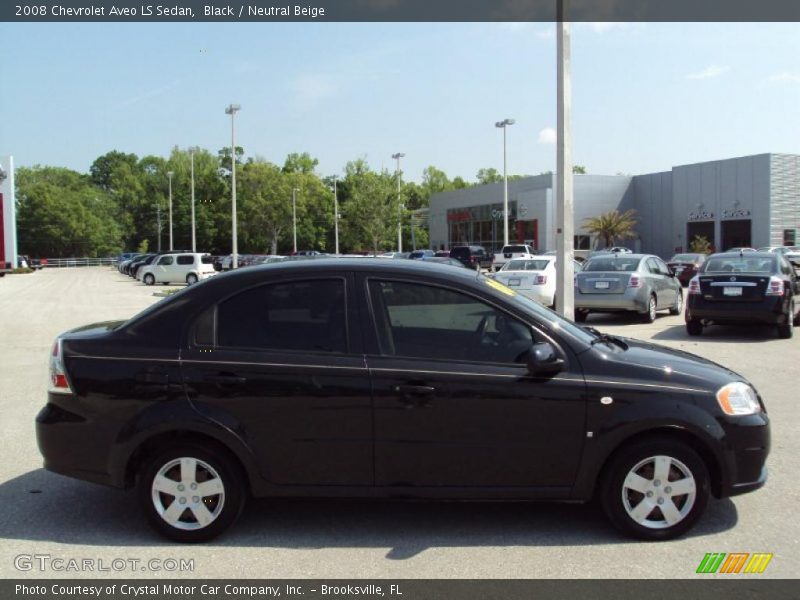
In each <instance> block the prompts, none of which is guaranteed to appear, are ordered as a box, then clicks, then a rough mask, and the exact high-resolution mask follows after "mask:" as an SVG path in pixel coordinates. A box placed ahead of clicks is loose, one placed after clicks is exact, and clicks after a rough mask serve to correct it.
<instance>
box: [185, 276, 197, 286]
mask: <svg viewBox="0 0 800 600" xmlns="http://www.w3.org/2000/svg"><path fill="white" fill-rule="evenodd" d="M195 283H197V275H195V274H194V273H189V274H188V275H187V276H186V285H194V284H195Z"/></svg>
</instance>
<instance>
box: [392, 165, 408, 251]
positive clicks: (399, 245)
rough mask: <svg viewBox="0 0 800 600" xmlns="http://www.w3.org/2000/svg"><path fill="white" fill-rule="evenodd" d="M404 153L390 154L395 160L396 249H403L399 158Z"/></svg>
mask: <svg viewBox="0 0 800 600" xmlns="http://www.w3.org/2000/svg"><path fill="white" fill-rule="evenodd" d="M404 156H405V154H403V153H402V152H397V153H396V154H392V158H393V159H395V160H396V161H397V251H398V252H402V251H403V205H402V204H401V202H400V177H401V171H400V159H401V158H403V157H404Z"/></svg>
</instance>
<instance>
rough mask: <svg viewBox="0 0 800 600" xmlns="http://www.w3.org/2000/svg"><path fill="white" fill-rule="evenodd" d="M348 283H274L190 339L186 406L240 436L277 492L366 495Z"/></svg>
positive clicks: (226, 306)
mask: <svg viewBox="0 0 800 600" xmlns="http://www.w3.org/2000/svg"><path fill="white" fill-rule="evenodd" d="M351 280H352V277H351V276H349V275H348V274H345V273H342V274H333V273H331V274H327V273H326V275H325V276H324V277H319V278H309V277H308V276H306V277H304V278H302V279H290V280H284V281H274V280H273V281H270V282H269V283H263V284H260V285H257V286H255V287H251V288H249V289H246V290H243V291H240V292H238V293H236V294H234V295H233V296H230V297H228V298H225V299H222V300H221V301H219V302H218V303H217V304H215V305H214V306H211V307H209V308H208V309H207V310H206V312H205V313H203V314H202V315H201V316H200V317H199V318H198V319H197V323H196V325H195V327H194V328H193V329H192V330H191V331H189V332H188V334H187V336H188V339H187V341H186V343H185V345H184V348H183V350H182V354H181V358H182V370H183V377H184V381H185V385H186V390H187V393H188V396H189V399H190V400H191V402H192V403H193V404H194V406H195V407H196V408H197V410H199V411H200V412H201V413H203V414H204V415H206V416H208V417H209V418H212V419H214V420H216V421H217V422H219V423H221V424H223V425H224V426H225V427H227V428H229V429H232V430H234V431H235V432H237V433H238V435H239V436H240V437H241V439H243V440H244V442H245V444H246V445H247V446H248V447H249V448H250V449H251V450H252V452H253V453H254V455H255V458H256V461H257V463H258V465H259V467H260V468H261V471H262V475H263V476H264V478H265V479H266V480H267V481H269V482H270V483H272V484H275V485H278V486H281V485H282V486H299V485H302V486H314V485H324V486H336V485H350V486H371V485H372V483H373V472H372V460H373V459H372V406H371V402H372V400H371V392H370V382H369V377H368V373H367V370H366V366H365V364H364V357H363V353H362V351H361V340H360V338H361V336H360V333H359V330H358V325H357V324H358V318H357V314H356V312H355V308H354V306H353V303H352V302H350V301H349V294H350V291H349V290H350V289H351V285H350V281H351Z"/></svg>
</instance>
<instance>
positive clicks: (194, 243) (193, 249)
mask: <svg viewBox="0 0 800 600" xmlns="http://www.w3.org/2000/svg"><path fill="white" fill-rule="evenodd" d="M190 156H191V159H192V252H197V240H196V236H195V227H194V148H192V150H191V154H190Z"/></svg>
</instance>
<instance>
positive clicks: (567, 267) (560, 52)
mask: <svg viewBox="0 0 800 600" xmlns="http://www.w3.org/2000/svg"><path fill="white" fill-rule="evenodd" d="M568 6H569V0H558V6H557V10H558V17H557V18H558V36H557V41H556V44H557V48H556V54H557V63H558V64H557V69H556V70H557V84H556V96H557V119H558V132H557V136H558V140H557V161H556V163H557V166H556V171H557V176H556V179H557V186H558V194H557V202H556V204H557V209H556V213H557V215H558V217H557V223H558V225H557V227H558V229H557V232H556V233H557V235H556V250H557V256H556V310H557V311H558V312H559V314H561V315H562V316H564V317H566V318H567V319H573V318H574V317H575V288H574V269H573V265H572V258H573V253H574V248H573V244H574V239H573V235H574V231H575V229H574V222H573V221H574V214H573V193H572V192H573V190H572V179H573V177H572V66H571V52H570V27H569V22H568V18H567V10H568Z"/></svg>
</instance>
